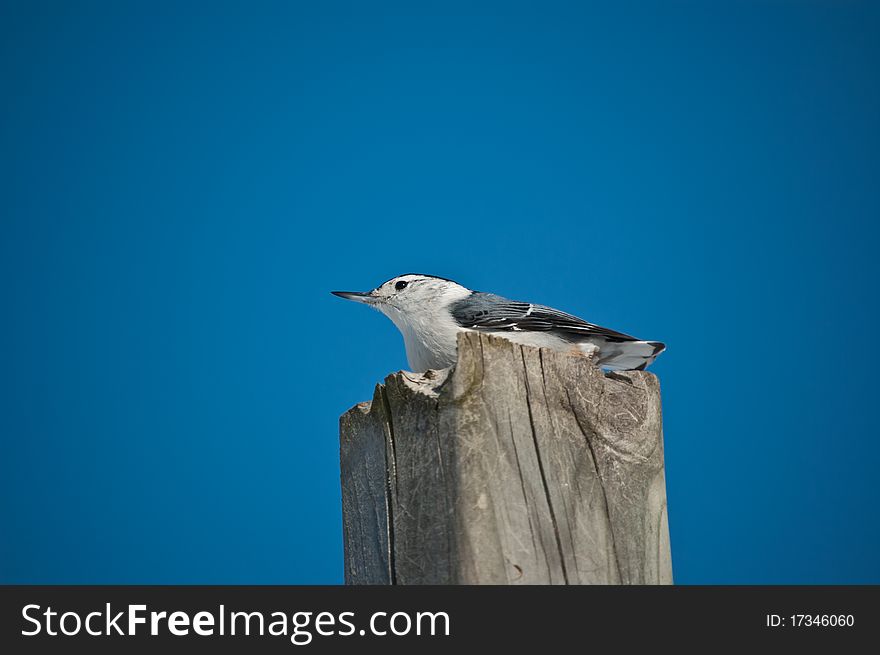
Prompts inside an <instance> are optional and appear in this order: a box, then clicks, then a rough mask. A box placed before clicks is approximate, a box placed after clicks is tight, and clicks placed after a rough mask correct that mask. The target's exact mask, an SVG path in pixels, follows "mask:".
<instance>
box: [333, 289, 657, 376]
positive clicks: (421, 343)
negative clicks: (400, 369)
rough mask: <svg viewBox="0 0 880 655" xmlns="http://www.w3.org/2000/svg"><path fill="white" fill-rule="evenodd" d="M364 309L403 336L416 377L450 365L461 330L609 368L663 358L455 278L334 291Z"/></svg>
mask: <svg viewBox="0 0 880 655" xmlns="http://www.w3.org/2000/svg"><path fill="white" fill-rule="evenodd" d="M331 293H333V294H334V295H336V296H339V297H341V298H346V299H348V300H354V301H356V302H360V303H364V304H365V305H369V306H370V307H374V308H375V309H378V310H379V311H380V312H382V313H383V314H385V315H386V316H387V317H388V318H390V319H391V320H392V321H393V322H394V324H395V325H396V326H397V329H398V330H400V332H401V334H402V335H403V342H404V344H405V346H406V357H407V359H408V360H409V365H410V367H412V370H413V371H417V372H422V371H426V370H428V369H429V368H433V369H440V368H446V367H448V366H452V365H453V364H455V360H456V337H457V335H458V333H459V332H462V331H478V332H487V333H489V334H494V335H497V336H501V337H504V338H506V339H510V340H511V341H515V342H517V343H521V344H525V345H529V346H537V347H544V348H553V349H555V350H571V349H572V348H577V349H579V350H581V351H583V352H585V353H589V352H592V351H596V350H598V352H595V357H596V360H595V361H596V363H597V364H598V365H599V366H601V367H603V368H607V369H611V370H630V369H639V370H643V369H644V368H645V367H646V366H648V365H649V364H651V362H653V361H654V360H655V359H656V358H657V356H658V355H659V354H660V353H661V352H663V350H664V349H665V348H666V346H665V345H664V344H662V343H660V342H659V341H640V340H639V339H636V338H635V337H631V336H629V335H628V334H623V333H621V332H615V331H614V330H609V329H607V328H603V327H599V326H598V325H593V324H592V323H587V322H586V321H584V320H582V319H579V318H577V317H576V316H572V315H571V314H566V313H565V312H560V311H559V310H556V309H552V308H551V307H545V306H544V305H536V304H534V303H527V302H518V301H515V300H508V299H507V298H503V297H501V296H497V295H495V294H494V293H483V292H481V291H471V290H470V289H467V288H465V287H463V286H461V285H460V284H457V283H456V282H453V281H452V280H447V279H446V278H442V277H435V276H433V275H419V274H416V273H407V274H406V275H398V276H397V277H394V278H391V279H390V280H388V281H387V282H384V283H382V284H380V285H379V286H378V287H376V288H375V289H373V290H372V291H363V292H362V291H332V292H331Z"/></svg>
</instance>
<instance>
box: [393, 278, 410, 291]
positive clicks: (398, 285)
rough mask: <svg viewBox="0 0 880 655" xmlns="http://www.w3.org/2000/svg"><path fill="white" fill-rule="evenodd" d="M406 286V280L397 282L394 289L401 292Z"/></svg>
mask: <svg viewBox="0 0 880 655" xmlns="http://www.w3.org/2000/svg"><path fill="white" fill-rule="evenodd" d="M406 284H407V282H406V280H398V281H397V282H395V283H394V288H395V289H397V290H398V291H403V290H404V289H406Z"/></svg>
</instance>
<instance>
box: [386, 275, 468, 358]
mask: <svg viewBox="0 0 880 655" xmlns="http://www.w3.org/2000/svg"><path fill="white" fill-rule="evenodd" d="M468 295H470V291H468V290H467V289H462V290H461V291H460V292H459V291H456V292H454V293H450V292H449V291H448V290H447V292H446V293H445V294H444V296H443V298H442V302H437V300H438V299H434V302H425V303H424V305H423V306H421V307H419V308H418V310H417V311H412V310H411V309H410V310H409V311H406V312H403V311H400V310H398V309H397V308H395V307H393V306H390V305H388V306H385V307H382V308H381V311H382V312H383V313H384V314H385V315H387V316H388V318H390V319H391V320H392V321H393V322H394V324H395V325H396V326H397V329H398V330H400V333H401V334H402V335H403V342H404V345H405V347H406V358H407V361H409V365H410V368H411V369H412V370H413V371H417V372H422V371H426V370H428V369H429V368H433V369H439V368H447V367H449V366H452V365H453V364H455V360H456V348H457V346H456V339H457V336H458V333H459V332H461V331H462V327H461V326H459V325H458V323H457V322H456V321H455V319H454V318H453V317H452V314H451V313H450V311H449V305H450V304H452V303H454V302H455V301H457V300H460V299H461V298H466V297H467V296H468Z"/></svg>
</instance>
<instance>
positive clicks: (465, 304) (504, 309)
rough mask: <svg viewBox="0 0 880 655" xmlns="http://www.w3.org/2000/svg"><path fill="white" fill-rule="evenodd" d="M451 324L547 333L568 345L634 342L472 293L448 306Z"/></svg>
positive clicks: (540, 309) (550, 312) (547, 310)
mask: <svg viewBox="0 0 880 655" xmlns="http://www.w3.org/2000/svg"><path fill="white" fill-rule="evenodd" d="M449 310H450V312H451V313H452V316H453V318H454V319H455V321H456V322H457V323H458V324H459V325H460V326H461V327H463V328H467V329H471V330H481V331H485V332H505V331H511V332H549V333H551V334H553V335H555V336H558V337H560V338H562V339H565V340H567V341H571V342H579V341H582V340H584V339H586V338H588V337H602V338H603V339H604V340H606V341H617V342H620V341H636V338H635V337H631V336H629V335H628V334H623V333H622V332H615V331H614V330H609V329H608V328H603V327H600V326H598V325H594V324H593V323H588V322H587V321H585V320H583V319H580V318H578V317H577V316H572V315H571V314H566V313H565V312H561V311H559V310H558V309H553V308H552V307H547V306H546V305H537V304H535V303H527V302H522V301H518V300H510V299H508V298H505V297H503V296H499V295H497V294H494V293H484V292H482V291H474V292H473V293H472V294H471V295H469V296H467V297H466V298H462V299H461V300H458V301H456V302H454V303H452V304H451V305H450V306H449Z"/></svg>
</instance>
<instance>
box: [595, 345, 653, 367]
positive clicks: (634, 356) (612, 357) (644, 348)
mask: <svg viewBox="0 0 880 655" xmlns="http://www.w3.org/2000/svg"><path fill="white" fill-rule="evenodd" d="M664 350H666V345H665V344H662V343H660V342H659V341H620V342H617V343H609V344H608V345H607V346H605V347H602V348H600V356H599V361H598V362H597V363H598V364H599V366H602V367H603V368H607V369H611V370H612V371H630V370H637V371H644V370H645V369H646V368H647V367H648V366H650V365H651V364H652V363H653V362H654V360H655V359H657V356H658V355H659V354H660V353H662V352H663V351H664Z"/></svg>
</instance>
